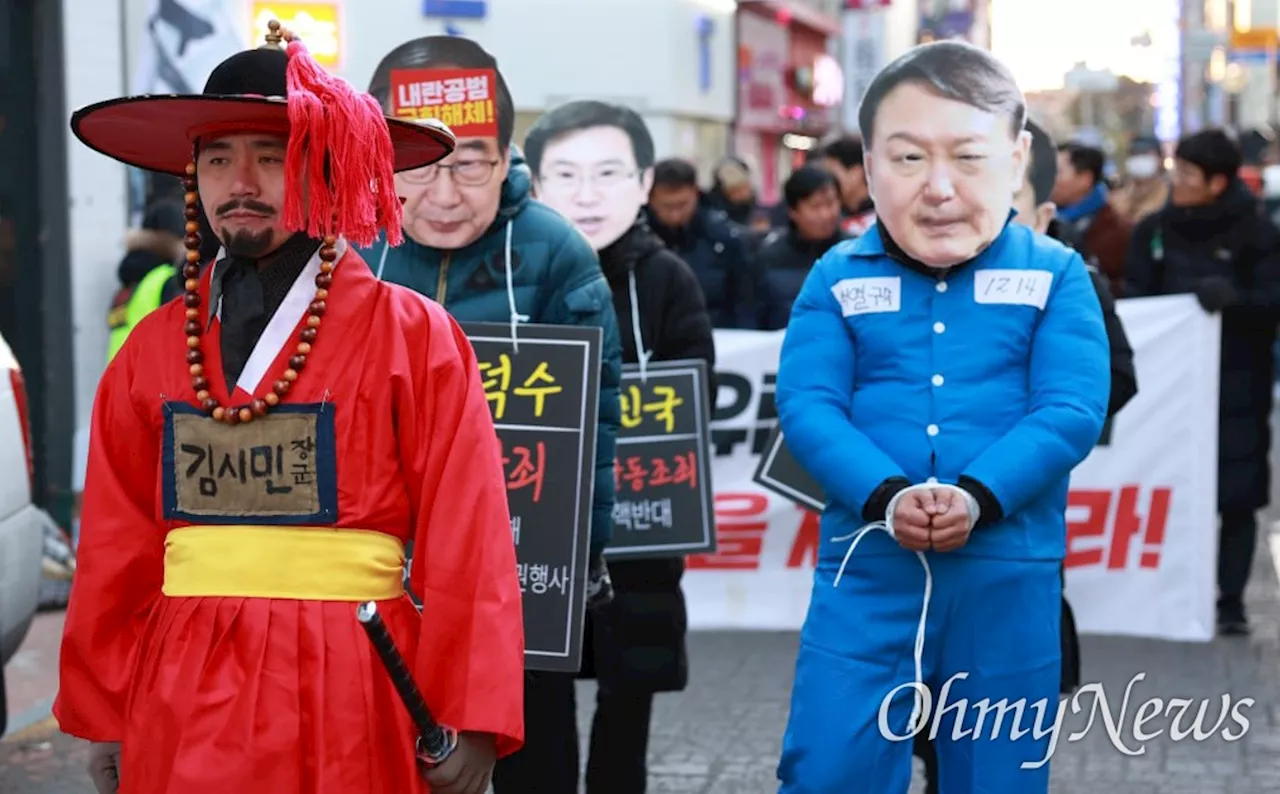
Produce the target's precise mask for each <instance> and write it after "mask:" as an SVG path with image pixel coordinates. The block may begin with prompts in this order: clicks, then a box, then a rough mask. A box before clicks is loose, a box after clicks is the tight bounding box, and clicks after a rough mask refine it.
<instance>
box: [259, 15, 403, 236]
mask: <svg viewBox="0 0 1280 794" xmlns="http://www.w3.org/2000/svg"><path fill="white" fill-rule="evenodd" d="M287 51H288V53H289V65H288V68H287V70H286V74H287V77H288V87H289V125H290V128H291V133H290V135H289V147H288V151H287V153H286V155H285V169H286V173H287V174H288V179H289V180H290V181H289V188H288V189H287V190H286V191H285V204H284V223H285V225H286V226H287V227H288V228H289V229H291V230H293V231H305V232H306V233H307V235H308V236H310V237H314V238H317V239H319V238H323V237H325V236H327V235H333V236H335V237H337V236H342V237H345V238H346V239H347V240H348V241H349V242H351V243H352V244H354V245H356V246H359V247H362V248H363V247H366V246H368V245H370V244H372V243H373V242H374V241H375V240H376V239H377V238H378V234H379V232H381V231H382V230H384V229H385V230H386V233H387V242H388V244H390V245H393V246H394V245H399V244H400V243H401V242H403V240H404V237H403V233H402V231H401V228H400V201H399V199H398V198H397V196H396V192H395V167H394V166H395V152H394V149H393V148H392V144H391V133H390V131H389V130H388V129H387V122H386V118H385V117H384V116H383V114H382V108H381V107H380V106H379V105H378V102H377V100H375V99H374V98H373V97H372V96H369V95H368V94H364V93H361V92H358V91H356V90H355V89H354V88H353V87H352V86H351V84H350V83H348V82H347V81H345V80H343V79H341V78H336V77H332V76H330V75H329V74H328V73H326V72H325V71H324V69H323V68H322V67H321V66H320V64H318V63H316V62H315V60H314V59H313V58H312V57H311V55H310V54H309V53H308V52H307V49H306V47H304V46H303V44H302V42H301V41H298V40H296V39H295V40H294V41H291V42H289V46H288V50H287ZM326 167H327V168H328V174H327V175H326V173H325V169H326Z"/></svg>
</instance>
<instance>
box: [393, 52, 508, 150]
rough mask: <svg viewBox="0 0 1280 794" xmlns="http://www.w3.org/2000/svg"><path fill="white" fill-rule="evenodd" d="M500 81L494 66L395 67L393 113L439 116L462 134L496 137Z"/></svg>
mask: <svg viewBox="0 0 1280 794" xmlns="http://www.w3.org/2000/svg"><path fill="white" fill-rule="evenodd" d="M497 85H498V82H497V77H496V75H495V73H494V71H493V70H492V69H393V70H392V71H391V114H392V115H393V116H395V117H396V118H400V119H406V120H409V121H413V120H415V119H426V118H433V119H439V120H440V121H443V122H444V123H445V124H447V125H449V128H450V129H451V130H453V134H454V135H456V136H457V137H459V138H492V137H496V136H497V134H498V109H497V108H498V105H497V102H496V97H497Z"/></svg>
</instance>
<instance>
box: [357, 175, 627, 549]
mask: <svg viewBox="0 0 1280 794" xmlns="http://www.w3.org/2000/svg"><path fill="white" fill-rule="evenodd" d="M523 165H524V161H523V159H522V158H521V157H520V156H519V155H518V154H515V153H513V154H512V162H511V168H510V170H509V172H508V174H507V180H506V182H505V183H503V186H502V201H501V204H500V205H499V207H498V215H497V217H496V218H495V219H494V221H493V223H492V224H491V225H490V227H489V229H488V230H487V231H486V232H485V233H484V234H483V235H481V237H480V239H478V240H476V241H475V242H473V243H471V244H470V245H468V246H467V247H465V248H462V249H459V250H457V251H441V250H439V249H435V248H428V247H426V246H424V245H420V244H418V243H416V242H414V241H413V240H411V239H408V238H406V239H405V241H404V242H403V243H402V244H401V245H400V246H398V247H396V248H390V247H388V246H387V244H386V241H385V239H383V238H379V239H378V240H376V241H375V242H374V243H373V244H372V245H371V246H370V247H369V248H366V249H363V250H360V251H359V253H360V255H361V256H362V257H364V260H365V261H366V262H368V263H369V267H370V268H372V269H373V271H374V273H375V274H376V275H377V276H378V277H379V278H381V279H383V280H384V281H390V282H392V283H395V284H401V285H403V286H406V287H409V288H411V289H413V290H415V291H416V292H419V293H421V294H423V295H426V296H427V297H428V298H431V299H432V300H435V301H438V302H439V303H441V304H442V305H443V306H444V308H446V309H448V310H449V313H450V314H451V315H453V316H454V318H456V319H457V320H459V321H461V322H496V323H508V322H509V321H510V320H511V318H512V315H516V314H520V315H525V316H527V317H528V320H527V321H528V322H530V323H538V324H546V325H583V326H593V327H598V328H602V329H603V331H604V341H603V348H602V355H603V360H602V363H601V371H600V400H599V405H600V409H599V417H600V418H599V429H598V434H597V436H596V478H595V497H594V502H593V504H592V511H591V549H592V552H593V553H596V552H599V551H601V550H602V549H603V548H604V547H605V546H606V545H607V544H608V541H609V538H610V536H611V535H612V533H613V502H614V499H613V456H614V445H615V443H616V439H617V435H618V426H619V424H620V423H621V408H620V407H619V403H618V383H619V380H620V379H621V377H622V363H621V360H620V356H621V347H619V337H618V324H617V321H616V319H615V317H614V313H613V306H612V304H611V296H610V294H609V285H608V283H607V282H606V281H605V279H604V276H603V274H602V273H601V272H600V263H599V260H598V259H597V257H596V253H595V251H593V250H592V249H591V245H590V243H588V242H587V239H586V238H585V237H583V236H582V233H581V232H579V231H578V230H577V229H575V228H574V227H573V225H572V224H570V223H569V221H567V220H565V219H564V217H563V216H561V215H560V214H559V213H557V212H556V211H555V210H553V209H551V208H550V207H548V206H546V205H545V204H543V203H541V202H539V201H537V200H535V199H533V198H532V197H531V196H530V192H529V189H530V186H531V182H530V178H529V171H528V169H527V168H524V167H523ZM508 282H509V283H510V286H511V290H512V291H511V292H508V290H507V287H508ZM440 285H443V287H444V289H443V291H442V292H440V293H437V287H439V286H440Z"/></svg>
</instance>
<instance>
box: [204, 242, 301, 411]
mask: <svg viewBox="0 0 1280 794" xmlns="http://www.w3.org/2000/svg"><path fill="white" fill-rule="evenodd" d="M319 247H320V242H319V241H318V240H313V239H311V238H310V237H307V235H305V234H303V233H301V232H299V233H298V234H295V235H293V236H292V237H290V238H289V239H288V240H285V242H284V243H283V244H282V245H281V246H280V247H279V248H277V249H276V250H274V251H272V252H271V253H269V254H267V255H266V256H265V257H262V258H261V259H250V258H248V257H240V256H231V257H227V258H226V259H225V260H223V261H222V262H221V263H220V265H221V266H220V267H219V272H220V273H221V276H220V278H221V280H222V298H221V301H222V344H221V350H222V372H223V375H225V376H226V379H227V393H228V394H230V393H232V392H234V391H235V388H236V381H238V380H239V379H240V373H241V372H242V371H243V370H244V365H245V363H246V362H248V360H249V356H250V355H251V354H252V353H253V348H254V345H256V344H258V338H259V337H261V336H262V332H263V331H264V330H266V327H267V323H268V322H270V321H271V317H272V315H274V314H275V313H276V310H277V309H279V308H280V304H281V303H284V298H285V296H286V295H288V294H289V290H290V288H292V287H293V284H294V282H296V281H297V280H298V276H299V275H301V274H302V271H303V269H304V268H306V266H307V262H308V261H309V260H310V259H311V257H312V255H313V254H315V252H316V249H318V248H319Z"/></svg>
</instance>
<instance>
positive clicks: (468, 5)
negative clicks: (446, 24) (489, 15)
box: [422, 0, 485, 19]
mask: <svg viewBox="0 0 1280 794" xmlns="http://www.w3.org/2000/svg"><path fill="white" fill-rule="evenodd" d="M422 15H423V16H426V17H453V18H454V19H484V16H485V0H422Z"/></svg>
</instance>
